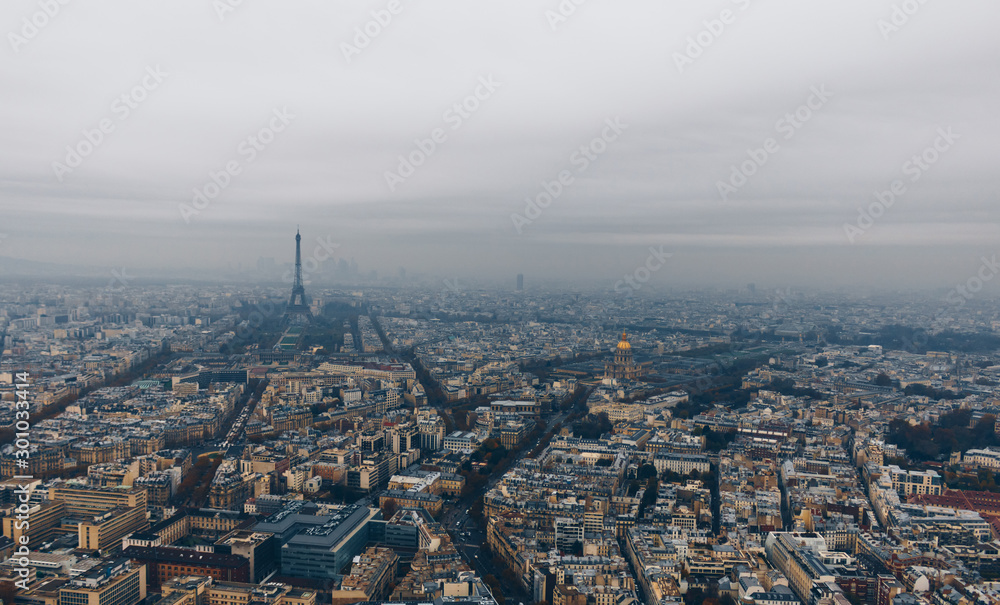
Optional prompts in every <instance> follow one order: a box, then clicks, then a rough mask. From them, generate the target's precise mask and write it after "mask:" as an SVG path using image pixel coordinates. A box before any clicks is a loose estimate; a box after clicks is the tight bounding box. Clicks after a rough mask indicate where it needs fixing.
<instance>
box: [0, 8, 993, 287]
mask: <svg viewBox="0 0 1000 605" xmlns="http://www.w3.org/2000/svg"><path fill="white" fill-rule="evenodd" d="M59 6H60V8H59V10H58V12H57V14H55V15H53V16H52V17H50V18H48V19H45V20H44V21H45V24H44V26H42V27H34V29H32V26H31V25H30V19H31V18H33V16H34V14H35V13H36V12H37V11H39V10H42V9H40V8H39V5H38V4H37V3H36V2H31V1H16V2H9V3H8V4H7V5H6V6H5V8H4V10H3V13H4V15H5V19H4V21H3V23H4V28H5V29H6V30H8V31H9V32H10V33H11V35H10V36H8V40H7V42H8V48H7V52H6V53H5V58H4V60H3V61H2V62H0V76H2V81H3V82H4V83H5V84H4V86H5V93H4V101H3V103H4V111H3V114H2V117H0V120H2V122H0V128H2V130H3V132H4V137H3V139H2V141H0V171H2V172H0V204H2V206H3V207H4V221H3V228H2V229H0V233H4V234H5V237H4V238H3V239H2V240H0V267H2V270H3V271H4V275H8V276H9V275H11V274H20V275H26V274H30V273H31V271H32V269H31V267H32V266H31V265H28V268H27V269H25V268H24V267H25V265H24V264H23V263H19V262H17V260H12V259H18V260H23V261H33V262H42V263H56V264H58V265H66V266H68V268H66V269H62V268H58V269H54V270H52V271H54V272H55V273H57V274H60V273H61V274H72V273H79V272H83V273H91V274H93V273H97V274H102V273H107V271H109V270H110V268H112V267H122V266H124V267H126V268H128V269H129V270H130V271H131V272H132V273H133V274H136V275H138V276H140V277H149V278H156V277H162V276H169V277H186V278H190V279H196V278H199V277H205V276H217V275H219V274H220V273H224V272H227V271H228V272H239V268H242V269H243V270H245V271H246V270H250V269H252V268H253V267H255V266H256V263H257V260H258V258H260V257H265V258H274V259H276V261H277V262H278V263H290V262H291V261H292V259H291V247H290V243H289V242H290V237H291V234H292V233H294V230H295V228H296V226H297V225H301V226H302V228H303V233H304V237H305V238H306V240H305V241H306V244H307V246H309V248H308V249H307V254H308V253H309V251H311V249H312V246H311V243H312V242H315V241H316V238H322V239H324V240H326V241H333V242H336V243H338V244H339V248H337V253H338V255H339V256H341V257H343V258H347V259H351V258H353V259H355V260H356V261H357V262H358V264H359V265H360V266H361V268H362V270H363V271H364V272H368V271H371V270H375V271H378V272H379V274H380V275H383V276H385V275H395V274H396V272H397V270H398V268H399V267H404V268H405V269H406V270H407V271H408V272H409V273H410V274H411V275H418V274H423V275H428V276H434V277H445V278H446V277H452V276H463V277H471V276H477V277H478V278H480V279H483V280H485V281H494V282H509V281H510V280H511V279H512V276H513V275H514V274H515V273H526V274H528V275H529V276H530V279H529V283H532V282H533V283H535V284H538V283H540V282H542V281H546V282H548V283H556V282H558V283H568V284H572V283H581V284H583V283H601V282H602V281H606V282H609V283H612V284H613V283H614V281H615V280H616V279H619V278H620V277H621V275H622V274H623V273H624V272H629V271H631V270H632V269H634V268H635V267H636V266H638V265H640V264H641V263H643V261H644V259H645V258H646V256H647V255H648V248H649V247H650V246H654V247H656V248H657V249H660V247H661V246H662V249H663V250H666V251H669V252H670V253H672V254H673V256H672V257H671V259H670V261H669V263H667V264H666V265H665V266H664V267H663V269H662V270H661V271H659V272H657V274H656V275H654V276H653V278H652V279H651V280H650V282H649V287H650V288H653V287H656V288H672V287H681V288H683V287H690V286H724V287H731V286H739V285H743V284H745V283H747V282H758V283H760V284H768V285H773V286H776V287H787V286H802V287H807V286H809V287H840V286H851V285H858V286H864V287H889V288H903V289H923V288H942V287H945V288H947V287H952V286H954V285H955V284H954V282H955V276H956V275H958V276H966V275H971V274H973V273H974V272H975V271H976V269H977V267H978V266H979V264H980V263H981V257H982V256H983V255H987V256H989V255H991V254H992V253H993V251H994V250H995V247H994V245H993V242H994V239H995V234H996V232H997V229H996V228H997V223H998V218H1000V217H998V214H997V213H998V212H1000V210H998V206H997V204H996V203H995V197H996V194H997V190H998V186H997V185H998V182H997V179H998V176H997V174H996V171H995V170H994V169H993V168H994V166H993V164H994V157H995V156H996V150H995V141H996V140H998V135H1000V122H998V118H997V114H996V111H995V108H996V107H997V106H998V101H1000V79H998V78H997V77H996V76H997V75H998V73H997V71H998V70H997V61H996V57H997V56H998V54H1000V48H998V46H1000V41H998V39H997V37H996V36H994V35H992V31H991V30H992V27H993V23H995V22H996V21H997V18H998V17H1000V7H998V6H997V5H996V4H995V3H990V2H985V1H981V2H959V3H951V4H947V5H945V4H941V3H920V4H914V6H916V7H918V9H917V10H915V11H914V10H913V7H910V6H907V7H906V8H907V10H908V11H910V12H898V11H901V9H899V8H898V7H895V5H893V4H892V3H888V2H874V3H873V2H869V1H861V0H849V1H844V2H836V3H823V4H807V5H803V4H802V3H793V2H778V3H775V2H756V1H750V0H739V1H733V2H716V3H713V4H693V3H687V4H682V5H677V4H676V3H673V4H670V3H668V4H664V3H661V2H645V1H635V2H625V3H615V4H609V3H600V2H584V3H580V4H577V3H573V2H564V3H561V4H560V3H557V2H549V3H536V2H524V1H508V2H484V3H475V4H468V3H458V2H446V1H443V0H433V1H431V0H428V1H426V2H420V3H413V4H409V3H401V4H400V6H399V10H398V11H397V12H396V13H388V14H389V17H381V19H382V21H384V22H385V23H384V25H383V24H381V23H379V22H378V21H377V20H376V21H375V22H374V23H375V24H374V25H371V24H370V23H371V22H373V19H375V17H373V14H375V13H373V12H372V11H376V12H377V11H379V10H383V8H384V7H381V5H379V4H378V3H362V2H351V3H318V2H308V3H301V4H292V5H287V4H281V5H278V4H265V3H236V2H232V3H229V2H217V3H210V2H209V3H206V2H194V1H186V0H185V1H178V2H172V3H170V5H169V6H167V5H160V4H147V3H135V2H125V1H116V2H110V3H106V4H103V5H102V7H101V9H100V10H97V8H96V7H91V6H90V5H85V4H77V3H72V4H67V5H61V4H60V5H59ZM911 13H912V14H911ZM36 21H38V22H42V19H37V18H36ZM25 23H29V26H25ZM366 27H368V31H369V33H375V35H374V36H370V35H369V34H365V33H364V31H365V28H366ZM699 36H700V37H699ZM484 83H485V84H484ZM276 112H277V113H276ZM796 112H798V113H796ZM279 114H280V115H281V116H283V117H281V118H280V119H279V118H276V117H275V116H276V115H279ZM796 116H797V117H796ZM609 123H612V124H615V123H617V124H618V126H617V127H616V128H615V129H609V127H608V124H609ZM102 124H103V125H104V127H106V130H107V132H100V130H101V128H102ZM271 128H274V130H273V131H271V132H270V133H267V132H263V131H265V130H268V129H271ZM279 129H280V130H279ZM435 129H439V131H440V132H439V140H438V141H437V142H434V139H433V137H432V135H433V133H434V132H435ZM87 132H90V133H91V135H90V136H91V140H90V142H94V141H97V140H98V138H99V139H100V141H99V142H98V143H97V144H96V145H94V148H93V149H92V150H90V151H89V153H84V154H83V157H80V158H79V160H80V161H79V164H78V165H77V166H75V167H74V166H71V164H73V163H76V160H77V158H74V157H71V156H73V152H74V151H76V150H78V149H80V150H82V151H84V152H87V151H88V148H87V145H86V143H87V142H88V139H87V134H86V133H87ZM95 132H96V133H97V134H93V133H95ZM942 133H944V135H942ZM260 135H263V136H262V137H261V141H256V137H258V136H260ZM769 140H770V144H769V143H768V141H769ZM81 142H82V143H84V144H83V146H82V147H81V146H80V144H81ZM421 145H422V146H423V147H422V149H423V151H420V150H421ZM935 145H936V147H935ZM581 149H583V150H584V152H583V153H581ZM928 149H930V150H932V151H931V152H927V150H928ZM422 156H426V157H425V158H423V159H422ZM410 157H412V158H414V159H415V160H416V161H419V163H420V165H419V166H412V165H411V166H409V168H407V167H406V166H404V164H407V163H408V160H407V161H404V160H405V158H410ZM915 158H916V160H917V161H916V162H914V159H915ZM930 160H932V161H930ZM231 162H236V163H237V168H236V170H238V173H234V174H232V175H229V176H228V177H226V175H225V174H224V173H225V169H226V166H227V164H229V163H231ZM746 162H751V164H746ZM411 169H412V174H410V173H409V171H410V170H411ZM564 171H568V172H567V174H568V175H569V176H568V177H567V178H566V179H565V180H566V182H567V183H568V184H565V185H563V184H560V183H559V179H560V174H561V173H562V172H564ZM739 171H742V172H741V173H740V174H737V173H736V172H739ZM747 172H752V174H750V175H749V176H748V175H747V174H746V173H747ZM213 174H215V175H217V176H216V180H214V181H213V178H212V175H213ZM219 174H222V175H223V176H222V177H220V176H218V175H219ZM391 174H395V175H396V176H391ZM224 177H225V178H224ZM220 179H222V180H225V183H226V184H225V185H224V186H223V187H222V188H221V190H220V191H219V192H217V196H215V197H213V198H211V199H207V198H204V199H206V200H207V201H205V202H204V207H203V209H195V210H194V211H193V212H191V211H188V212H185V210H184V207H185V206H187V207H188V208H189V210H190V209H192V208H194V206H193V204H198V203H200V202H198V197H197V194H196V191H202V192H204V191H205V190H206V187H207V188H208V191H209V192H210V193H211V192H212V189H211V187H212V186H213V183H220V182H222V180H220ZM894 181H899V182H900V185H901V186H902V187H901V188H900V189H898V191H897V193H896V194H893V195H892V199H891V202H890V203H888V204H887V205H884V206H882V208H881V210H882V212H879V208H875V212H879V214H880V216H878V217H874V218H872V220H871V221H870V223H871V224H870V226H869V222H867V221H868V220H869V219H867V218H865V217H860V216H859V209H863V210H864V211H865V216H870V214H871V213H872V211H871V206H872V204H873V203H876V202H878V198H876V196H875V193H877V192H890V191H891V188H892V186H893V183H894ZM547 191H548V194H551V193H553V192H555V193H556V195H555V196H554V199H553V200H552V201H551V203H549V202H547V201H546V199H547V198H546V197H545V195H546V192H547ZM540 195H541V196H542V197H541V198H540V197H539V196H540ZM528 199H531V200H541V202H542V203H543V204H545V205H546V206H547V207H544V208H535V209H531V208H529V205H530V204H529V203H528V202H527V201H526V200H528ZM882 199H884V200H889V198H888V197H883V198H882ZM878 203H879V204H881V203H882V202H878ZM535 210H538V214H537V216H533V213H534V212H535ZM516 215H519V216H520V217H521V218H520V219H519V218H516ZM74 267H76V268H74ZM79 267H85V269H84V270H82V271H81V270H78V268H79ZM52 271H50V273H51V272H52ZM609 287H610V286H609Z"/></svg>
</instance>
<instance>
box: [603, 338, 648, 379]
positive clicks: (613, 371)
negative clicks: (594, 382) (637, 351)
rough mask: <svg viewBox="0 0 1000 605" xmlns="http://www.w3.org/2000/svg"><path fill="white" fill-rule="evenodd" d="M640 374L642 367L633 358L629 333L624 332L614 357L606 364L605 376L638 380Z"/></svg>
mask: <svg viewBox="0 0 1000 605" xmlns="http://www.w3.org/2000/svg"><path fill="white" fill-rule="evenodd" d="M640 375H641V371H640V367H639V366H638V365H636V363H635V360H634V359H633V358H632V345H631V343H629V341H628V334H626V333H625V332H622V338H621V340H620V341H618V347H617V348H616V349H615V356H614V359H612V360H611V361H609V362H608V363H607V364H605V366H604V377H605V378H611V379H614V380H638V379H639V376H640Z"/></svg>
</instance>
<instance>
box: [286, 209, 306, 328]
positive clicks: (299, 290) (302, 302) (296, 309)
mask: <svg viewBox="0 0 1000 605" xmlns="http://www.w3.org/2000/svg"><path fill="white" fill-rule="evenodd" d="M296 300H297V301H298V302H296ZM287 314H288V315H293V314H301V315H307V316H308V315H311V313H310V312H309V303H307V302H306V289H305V286H303V285H302V235H301V234H299V230H298V229H297V228H296V229H295V282H294V283H293V284H292V297H291V298H290V299H289V300H288V309H287Z"/></svg>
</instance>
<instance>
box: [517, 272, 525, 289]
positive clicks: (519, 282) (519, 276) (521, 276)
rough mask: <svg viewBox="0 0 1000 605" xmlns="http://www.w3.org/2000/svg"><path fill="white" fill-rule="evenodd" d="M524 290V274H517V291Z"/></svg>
mask: <svg viewBox="0 0 1000 605" xmlns="http://www.w3.org/2000/svg"><path fill="white" fill-rule="evenodd" d="M521 290H524V273H518V274H517V291H518V292H520V291H521Z"/></svg>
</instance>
